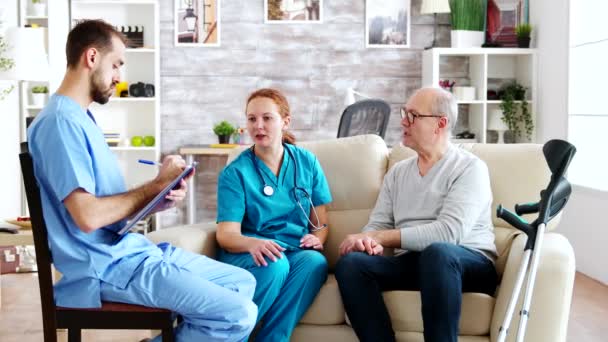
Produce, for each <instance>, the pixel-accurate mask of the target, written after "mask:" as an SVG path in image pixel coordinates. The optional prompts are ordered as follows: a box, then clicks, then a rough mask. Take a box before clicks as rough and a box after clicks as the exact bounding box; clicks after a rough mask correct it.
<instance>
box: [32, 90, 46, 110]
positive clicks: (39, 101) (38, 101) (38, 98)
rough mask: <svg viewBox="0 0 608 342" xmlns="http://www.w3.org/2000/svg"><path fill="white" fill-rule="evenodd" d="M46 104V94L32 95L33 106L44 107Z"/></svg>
mask: <svg viewBox="0 0 608 342" xmlns="http://www.w3.org/2000/svg"><path fill="white" fill-rule="evenodd" d="M45 104H46V94H45V93H32V106H35V107H44V105H45Z"/></svg>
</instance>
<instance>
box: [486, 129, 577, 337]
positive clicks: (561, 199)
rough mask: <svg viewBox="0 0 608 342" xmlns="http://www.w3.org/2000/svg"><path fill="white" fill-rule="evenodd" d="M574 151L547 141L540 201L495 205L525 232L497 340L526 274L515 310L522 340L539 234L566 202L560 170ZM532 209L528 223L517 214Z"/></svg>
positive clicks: (563, 170)
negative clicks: (507, 206)
mask: <svg viewBox="0 0 608 342" xmlns="http://www.w3.org/2000/svg"><path fill="white" fill-rule="evenodd" d="M575 153H576V148H575V147H574V146H573V145H572V144H570V143H568V142H567V141H563V140H550V141H548V142H547V143H546V144H545V145H544V146H543V154H544V156H545V159H546V160H547V164H548V165H549V169H550V170H551V181H550V182H549V185H548V186H547V188H546V189H545V190H542V191H541V192H540V201H538V202H536V203H526V204H519V205H518V204H516V205H515V213H512V212H511V211H509V210H507V209H505V208H503V207H502V206H501V205H498V208H497V209H496V216H498V217H499V218H501V219H503V220H505V221H506V222H508V223H509V224H510V225H512V226H513V227H515V228H517V229H519V230H521V231H522V232H524V233H525V234H526V235H527V236H528V241H527V242H526V246H525V247H524V254H523V257H522V260H521V264H520V266H519V270H518V272H517V278H516V281H515V288H514V289H513V293H512V294H511V298H510V299H509V304H508V305H507V311H506V313H505V318H504V321H503V323H502V325H501V326H500V330H499V331H498V339H497V341H498V342H504V341H505V339H506V338H507V333H508V330H509V326H510V324H511V318H512V316H513V312H514V310H515V305H517V300H518V298H519V294H520V292H521V288H522V285H523V282H524V279H525V278H526V274H527V275H528V282H527V283H526V291H525V292H524V301H523V305H522V309H521V311H520V312H519V315H520V317H519V328H518V330H517V339H516V341H518V342H521V341H523V340H524V335H525V334H526V325H527V323H528V318H529V316H530V302H531V301H532V292H533V290H534V282H535V280H536V272H537V270H538V261H539V259H540V253H541V247H542V242H543V235H544V233H545V228H546V225H547V223H549V221H550V220H551V219H552V218H553V217H555V215H557V214H558V213H559V212H560V211H561V210H562V209H563V208H564V206H565V205H566V203H567V202H568V199H569V197H570V193H571V192H572V189H571V187H570V183H569V182H568V181H567V180H566V178H564V174H565V173H566V170H567V169H568V165H569V164H570V161H571V160H572V157H573V156H574V154H575ZM533 213H539V215H538V218H536V220H534V221H533V222H532V223H528V222H527V221H526V220H524V219H523V218H522V217H521V216H520V215H523V214H533ZM530 260H531V264H530Z"/></svg>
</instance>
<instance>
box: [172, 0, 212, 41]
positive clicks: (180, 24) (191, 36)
mask: <svg viewBox="0 0 608 342" xmlns="http://www.w3.org/2000/svg"><path fill="white" fill-rule="evenodd" d="M173 1H174V2H175V14H174V25H173V26H174V34H175V45H176V46H193V47H199V46H220V1H221V0H173Z"/></svg>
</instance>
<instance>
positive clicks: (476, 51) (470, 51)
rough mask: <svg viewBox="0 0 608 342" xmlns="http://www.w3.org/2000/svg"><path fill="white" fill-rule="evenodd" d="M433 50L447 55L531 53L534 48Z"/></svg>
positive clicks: (534, 51)
mask: <svg viewBox="0 0 608 342" xmlns="http://www.w3.org/2000/svg"><path fill="white" fill-rule="evenodd" d="M432 51H433V52H435V53H438V54H440V55H444V56H445V55H449V56H470V55H485V54H489V55H533V54H535V53H536V49H524V48H434V49H432Z"/></svg>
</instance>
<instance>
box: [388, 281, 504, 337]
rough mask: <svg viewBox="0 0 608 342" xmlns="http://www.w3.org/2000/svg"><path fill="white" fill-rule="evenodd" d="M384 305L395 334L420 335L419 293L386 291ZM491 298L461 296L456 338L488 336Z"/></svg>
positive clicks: (484, 296)
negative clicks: (407, 332) (406, 332)
mask: <svg viewBox="0 0 608 342" xmlns="http://www.w3.org/2000/svg"><path fill="white" fill-rule="evenodd" d="M384 302H385V303H386V308H387V309H388V312H389V314H390V316H391V322H392V324H393V329H394V330H395V331H417V332H423V331H424V328H423V325H422V314H421V310H422V309H421V302H420V292H418V291H387V292H384ZM493 311H494V298H493V297H491V296H488V295H486V294H483V293H464V294H463V295H462V311H461V315H460V324H459V329H460V330H459V334H460V335H477V336H481V335H488V334H489V333H490V323H491V320H492V314H493Z"/></svg>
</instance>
